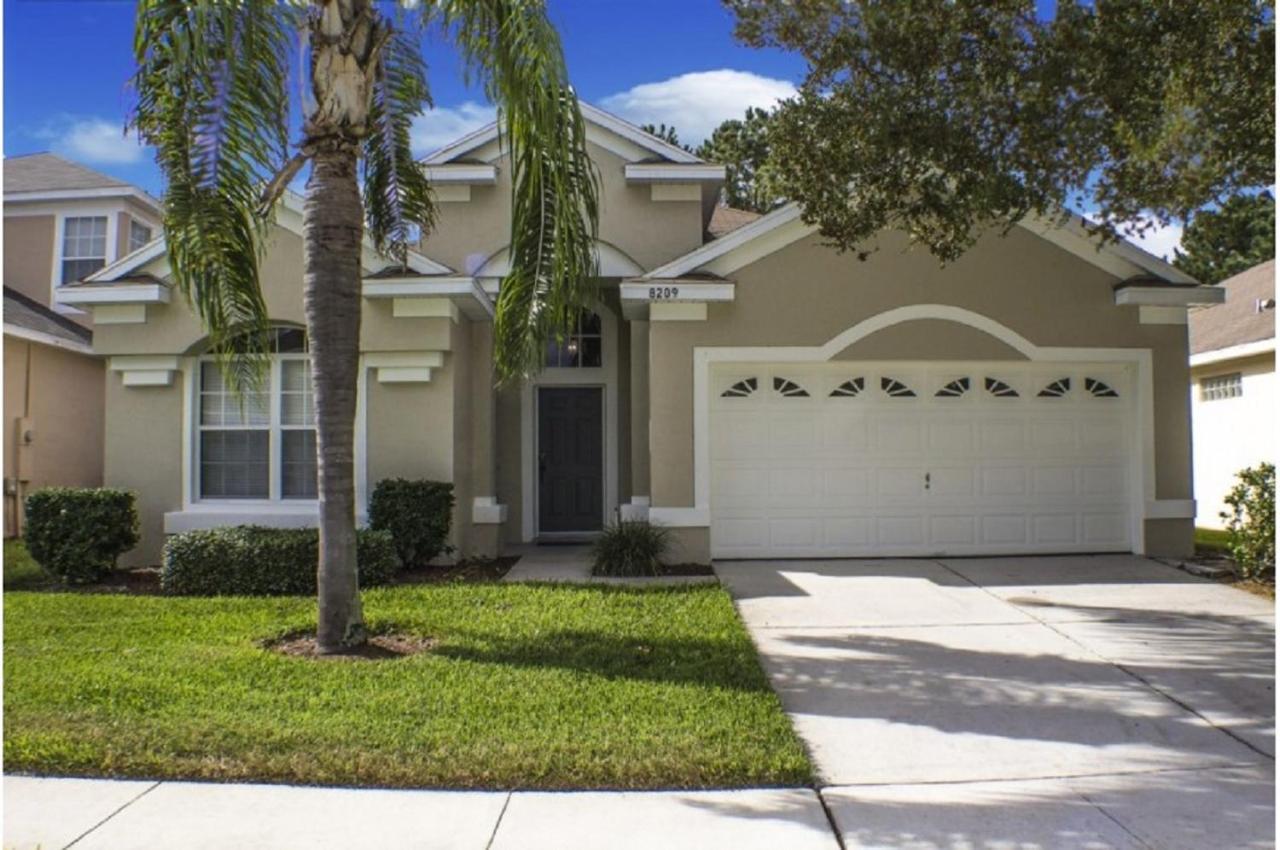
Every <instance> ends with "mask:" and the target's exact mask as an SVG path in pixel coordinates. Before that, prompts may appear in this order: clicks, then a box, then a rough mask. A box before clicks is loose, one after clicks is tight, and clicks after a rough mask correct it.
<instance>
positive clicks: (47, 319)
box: [4, 286, 93, 345]
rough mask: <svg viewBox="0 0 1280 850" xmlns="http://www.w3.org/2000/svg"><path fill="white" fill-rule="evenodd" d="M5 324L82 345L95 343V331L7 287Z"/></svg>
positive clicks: (5, 291)
mask: <svg viewBox="0 0 1280 850" xmlns="http://www.w3.org/2000/svg"><path fill="white" fill-rule="evenodd" d="M4 323H5V324H6V325H16V326H18V327H20V328H25V329H27V330H29V331H36V332H38V333H42V334H48V335H49V336H52V337H56V338H58V339H63V340H66V341H67V342H75V343H80V344H81V345H89V344H90V343H92V342H93V331H91V330H89V329H88V328H86V327H82V326H81V325H78V324H76V323H75V322H73V321H71V320H70V319H68V318H67V317H66V316H59V315H58V314H57V313H55V312H54V311H52V310H50V309H49V308H48V307H46V306H44V305H43V304H41V303H39V302H38V301H34V300H32V299H31V298H28V297H27V296H25V295H23V294H22V293H21V292H18V291H17V290H14V289H10V288H9V287H7V286H6V287H5V288H4Z"/></svg>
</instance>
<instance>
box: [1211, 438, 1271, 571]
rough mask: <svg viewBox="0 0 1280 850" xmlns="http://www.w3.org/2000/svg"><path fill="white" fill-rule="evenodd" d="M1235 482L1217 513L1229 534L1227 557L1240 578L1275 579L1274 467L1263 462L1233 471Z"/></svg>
mask: <svg viewBox="0 0 1280 850" xmlns="http://www.w3.org/2000/svg"><path fill="white" fill-rule="evenodd" d="M1236 479H1237V481H1238V482H1239V483H1237V484H1236V486H1235V487H1233V488H1231V492H1230V493H1228V494H1227V497H1226V498H1225V499H1223V501H1224V502H1226V504H1227V506H1228V507H1229V508H1231V511H1230V513H1228V512H1226V511H1224V512H1223V513H1222V514H1221V516H1222V518H1223V519H1225V520H1226V521H1227V531H1228V533H1229V534H1230V535H1231V557H1232V559H1233V560H1234V561H1235V562H1236V567H1237V569H1238V570H1239V572H1240V575H1241V576H1242V577H1244V578H1250V579H1258V580H1262V581H1275V573H1276V468H1275V465H1274V464H1270V463H1263V464H1260V465H1258V466H1251V467H1249V468H1248V469H1242V470H1240V471H1239V472H1237V473H1236Z"/></svg>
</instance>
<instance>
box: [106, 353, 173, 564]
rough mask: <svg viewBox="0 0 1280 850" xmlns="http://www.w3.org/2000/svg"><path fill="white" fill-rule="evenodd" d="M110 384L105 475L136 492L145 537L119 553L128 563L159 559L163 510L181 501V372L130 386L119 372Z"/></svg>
mask: <svg viewBox="0 0 1280 850" xmlns="http://www.w3.org/2000/svg"><path fill="white" fill-rule="evenodd" d="M105 384H106V411H107V412H106V440H105V452H104V467H103V477H104V479H105V481H106V484H107V485H108V486H110V487H120V488H123V489H125V490H132V491H133V492H134V493H135V494H137V497H138V513H139V515H140V518H141V521H142V540H141V542H140V543H139V544H138V546H137V548H135V549H134V550H133V551H132V552H129V553H128V554H126V555H125V556H124V557H123V558H121V563H122V564H123V565H125V566H149V565H153V564H158V563H159V562H160V550H161V548H162V547H163V546H164V513H165V511H173V510H178V509H180V508H181V506H182V399H183V393H184V392H185V389H184V386H183V375H182V373H181V372H178V373H176V374H175V375H174V380H173V384H172V386H168V387H126V386H124V384H123V382H122V379H121V376H120V374H119V373H117V372H108V373H107V376H106V380H105Z"/></svg>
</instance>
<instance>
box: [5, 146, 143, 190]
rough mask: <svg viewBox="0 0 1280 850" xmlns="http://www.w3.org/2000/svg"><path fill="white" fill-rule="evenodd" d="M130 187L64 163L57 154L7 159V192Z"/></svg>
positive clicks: (68, 162) (94, 172)
mask: <svg viewBox="0 0 1280 850" xmlns="http://www.w3.org/2000/svg"><path fill="white" fill-rule="evenodd" d="M128 186H129V184H128V183H126V182H124V181H123V180H117V179H116V178H114V177H110V176H108V175H106V174H103V173H102V172H100V171H94V170H93V169H92V168H86V167H85V166H83V165H80V164H79V163H76V162H72V161H71V160H69V159H64V158H62V157H60V156H58V155H57V154H54V153H33V154H26V155H25V156H7V157H5V159H4V192H5V194H6V195H7V194H9V193H10V192H51V191H63V190H67V189H117V188H119V189H123V188H127V187H128Z"/></svg>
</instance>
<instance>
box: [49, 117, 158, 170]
mask: <svg viewBox="0 0 1280 850" xmlns="http://www.w3.org/2000/svg"><path fill="white" fill-rule="evenodd" d="M32 135H34V136H35V137H36V138H38V139H45V140H48V141H49V143H50V144H49V148H50V150H52V151H53V152H54V153H56V154H61V155H62V156H65V157H67V158H69V159H74V160H78V161H79V162H85V163H90V164H99V165H132V164H133V163H135V162H140V161H141V160H142V158H143V156H144V154H145V153H146V150H145V149H144V148H143V147H142V145H140V144H138V137H137V135H136V134H135V133H133V132H132V131H130V132H129V133H128V134H127V135H126V134H125V132H124V128H123V126H122V124H121V122H119V121H108V120H106V119H105V118H93V117H83V116H75V115H62V116H59V117H58V118H55V119H54V120H53V121H51V122H49V123H48V124H47V125H45V126H44V127H42V128H40V129H39V130H37V131H36V132H35V133H33V134H32Z"/></svg>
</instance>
